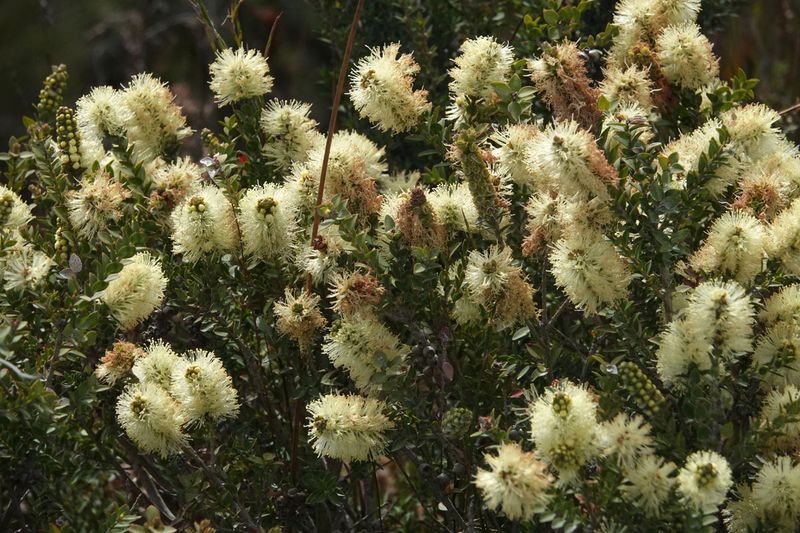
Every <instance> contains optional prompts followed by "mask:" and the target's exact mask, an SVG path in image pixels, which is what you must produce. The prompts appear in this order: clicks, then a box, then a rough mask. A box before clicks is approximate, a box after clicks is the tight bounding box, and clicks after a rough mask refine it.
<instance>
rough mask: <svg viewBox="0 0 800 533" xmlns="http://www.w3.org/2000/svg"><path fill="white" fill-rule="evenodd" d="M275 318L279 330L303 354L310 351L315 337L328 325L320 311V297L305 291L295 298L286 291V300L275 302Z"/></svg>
mask: <svg viewBox="0 0 800 533" xmlns="http://www.w3.org/2000/svg"><path fill="white" fill-rule="evenodd" d="M275 316H276V318H277V319H278V320H277V322H276V323H275V325H276V327H277V328H278V330H279V331H281V332H282V333H285V334H286V335H288V336H289V337H291V338H292V340H294V341H295V342H296V343H297V344H298V345H299V346H300V351H301V352H303V353H307V352H308V351H309V350H310V348H311V341H312V340H313V339H314V336H315V335H316V334H317V332H319V331H320V330H321V329H322V328H323V327H324V326H325V324H326V320H325V317H323V316H322V313H321V312H320V310H319V296H317V295H316V294H312V293H308V292H305V291H303V292H301V293H300V294H299V295H297V296H295V295H294V294H292V292H291V291H290V290H289V289H286V296H285V298H284V299H283V300H281V301H279V302H275Z"/></svg>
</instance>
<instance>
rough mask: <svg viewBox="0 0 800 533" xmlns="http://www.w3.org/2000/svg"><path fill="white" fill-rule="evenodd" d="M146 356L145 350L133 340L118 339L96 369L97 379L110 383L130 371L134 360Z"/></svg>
mask: <svg viewBox="0 0 800 533" xmlns="http://www.w3.org/2000/svg"><path fill="white" fill-rule="evenodd" d="M142 356H144V350H142V349H141V348H139V347H138V346H136V345H135V344H133V343H131V342H126V341H117V342H115V343H114V345H113V346H112V347H111V349H110V350H106V353H105V354H104V355H103V358H102V359H100V364H99V365H97V368H96V369H95V371H94V375H95V376H97V379H98V380H100V381H102V382H103V383H106V384H108V385H113V384H114V383H116V382H117V380H119V379H121V378H123V377H125V375H126V374H127V373H128V372H130V370H131V367H132V366H133V363H134V361H136V359H138V358H139V357H142Z"/></svg>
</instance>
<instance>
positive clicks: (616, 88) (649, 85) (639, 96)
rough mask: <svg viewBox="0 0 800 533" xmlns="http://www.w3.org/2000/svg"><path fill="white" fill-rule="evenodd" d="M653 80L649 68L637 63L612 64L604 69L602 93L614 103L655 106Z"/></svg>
mask: <svg viewBox="0 0 800 533" xmlns="http://www.w3.org/2000/svg"><path fill="white" fill-rule="evenodd" d="M653 90H654V87H653V82H652V81H651V80H650V74H649V73H648V72H647V70H645V69H643V68H642V67H639V66H637V65H630V66H627V67H618V66H611V67H609V68H607V69H606V70H604V71H603V81H602V82H601V83H600V94H602V95H603V96H604V97H605V99H606V100H608V101H609V102H611V103H612V104H637V105H639V106H640V107H641V108H642V109H645V110H650V109H652V108H653V97H652V92H653Z"/></svg>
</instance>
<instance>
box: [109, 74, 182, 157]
mask: <svg viewBox="0 0 800 533" xmlns="http://www.w3.org/2000/svg"><path fill="white" fill-rule="evenodd" d="M120 99H121V102H122V104H123V106H124V107H125V109H126V110H127V113H126V114H125V132H126V134H127V136H128V141H129V142H130V143H131V144H133V147H134V153H135V154H136V156H137V157H138V158H139V159H140V160H152V159H155V158H156V157H158V156H159V155H162V154H167V153H169V152H172V151H174V150H175V149H177V147H178V141H180V140H181V139H183V138H184V137H188V136H189V135H191V133H192V130H191V129H190V128H189V127H188V126H187V125H186V117H185V116H183V113H182V112H181V108H180V107H178V106H177V105H175V103H174V102H173V99H174V96H173V94H172V93H171V92H170V90H169V88H168V87H167V86H166V85H165V84H163V83H161V81H160V80H159V79H158V78H155V77H153V76H152V75H151V74H147V73H145V74H138V75H136V76H134V77H133V79H131V82H130V83H129V84H128V86H127V87H125V88H124V90H123V91H122V92H121V94H120Z"/></svg>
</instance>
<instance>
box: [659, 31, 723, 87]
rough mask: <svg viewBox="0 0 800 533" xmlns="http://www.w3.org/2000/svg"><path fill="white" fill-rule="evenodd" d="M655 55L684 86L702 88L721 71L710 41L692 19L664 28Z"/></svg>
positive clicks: (663, 68)
mask: <svg viewBox="0 0 800 533" xmlns="http://www.w3.org/2000/svg"><path fill="white" fill-rule="evenodd" d="M656 57H657V58H658V63H659V66H660V67H661V71H662V72H663V73H664V75H665V76H666V77H667V79H668V80H669V81H670V83H674V84H676V85H679V86H681V87H683V88H685V89H699V88H701V87H703V86H705V85H708V84H709V83H711V82H712V81H713V80H714V79H715V78H716V77H717V76H718V75H719V60H718V59H717V58H716V57H715V56H714V53H713V52H712V51H711V43H710V42H709V41H708V39H707V38H706V37H705V36H704V35H703V34H702V33H700V27H699V26H697V25H696V24H693V23H685V24H676V25H674V26H668V27H667V28H665V29H664V31H663V32H661V34H660V35H659V36H658V37H657V39H656Z"/></svg>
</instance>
